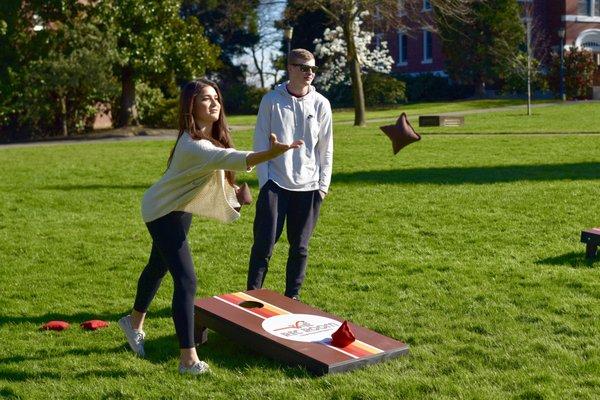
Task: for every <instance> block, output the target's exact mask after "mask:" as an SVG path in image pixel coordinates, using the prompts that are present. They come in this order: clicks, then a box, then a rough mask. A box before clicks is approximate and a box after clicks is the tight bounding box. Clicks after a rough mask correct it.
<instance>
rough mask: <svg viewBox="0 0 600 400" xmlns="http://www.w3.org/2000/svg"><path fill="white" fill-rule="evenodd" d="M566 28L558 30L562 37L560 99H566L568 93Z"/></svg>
mask: <svg viewBox="0 0 600 400" xmlns="http://www.w3.org/2000/svg"><path fill="white" fill-rule="evenodd" d="M565 34H566V31H565V28H560V29H559V30H558V37H559V38H560V99H561V100H562V101H565V100H566V99H567V95H566V94H565Z"/></svg>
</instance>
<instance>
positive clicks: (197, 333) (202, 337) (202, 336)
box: [194, 325, 208, 346]
mask: <svg viewBox="0 0 600 400" xmlns="http://www.w3.org/2000/svg"><path fill="white" fill-rule="evenodd" d="M207 341H208V329H207V328H206V327H204V326H198V325H196V326H195V327H194V343H196V346H199V345H202V344H204V343H206V342H207Z"/></svg>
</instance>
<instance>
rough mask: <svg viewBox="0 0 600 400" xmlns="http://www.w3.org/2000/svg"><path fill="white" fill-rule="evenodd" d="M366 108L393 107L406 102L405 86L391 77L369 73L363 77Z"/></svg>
mask: <svg viewBox="0 0 600 400" xmlns="http://www.w3.org/2000/svg"><path fill="white" fill-rule="evenodd" d="M363 88H364V91H365V103H366V105H367V106H369V107H372V106H384V105H394V104H400V103H405V102H406V84H405V83H404V82H402V81H399V80H398V79H396V78H394V77H393V76H390V75H387V74H382V73H378V72H371V73H369V74H366V75H365V76H364V80H363Z"/></svg>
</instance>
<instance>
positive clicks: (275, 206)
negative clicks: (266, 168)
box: [247, 180, 322, 297]
mask: <svg viewBox="0 0 600 400" xmlns="http://www.w3.org/2000/svg"><path fill="white" fill-rule="evenodd" d="M321 202H322V199H321V195H320V193H319V191H318V190H312V191H308V192H295V191H291V190H286V189H282V188H281V187H279V186H277V184H276V183H274V182H273V181H271V180H269V181H268V182H267V183H265V185H264V186H263V187H262V188H261V189H260V193H259V195H258V200H257V201H256V217H255V218H254V245H253V246H252V251H251V252H250V267H249V269H248V285H247V287H248V290H251V289H260V288H261V287H262V286H263V283H264V281H265V277H266V275H267V270H268V268H269V259H270V258H271V255H272V254H273V247H274V246H275V243H276V242H277V241H278V240H279V237H280V236H281V233H282V231H283V225H284V223H285V222H286V219H287V224H286V227H287V237H288V242H289V244H290V248H289V252H288V260H287V266H286V278H285V295H286V296H288V297H292V296H297V295H298V294H299V293H300V287H301V286H302V282H303V281H304V277H305V275H306V263H307V258H308V242H309V241H310V237H311V236H312V233H313V229H314V228H315V226H316V224H317V219H318V218H319V210H320V208H321Z"/></svg>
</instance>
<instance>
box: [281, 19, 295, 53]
mask: <svg viewBox="0 0 600 400" xmlns="http://www.w3.org/2000/svg"><path fill="white" fill-rule="evenodd" d="M293 34H294V28H293V27H292V26H289V25H287V26H286V27H285V28H283V37H284V38H285V41H286V42H287V55H288V56H289V55H290V51H291V50H292V48H291V46H292V35H293Z"/></svg>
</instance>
